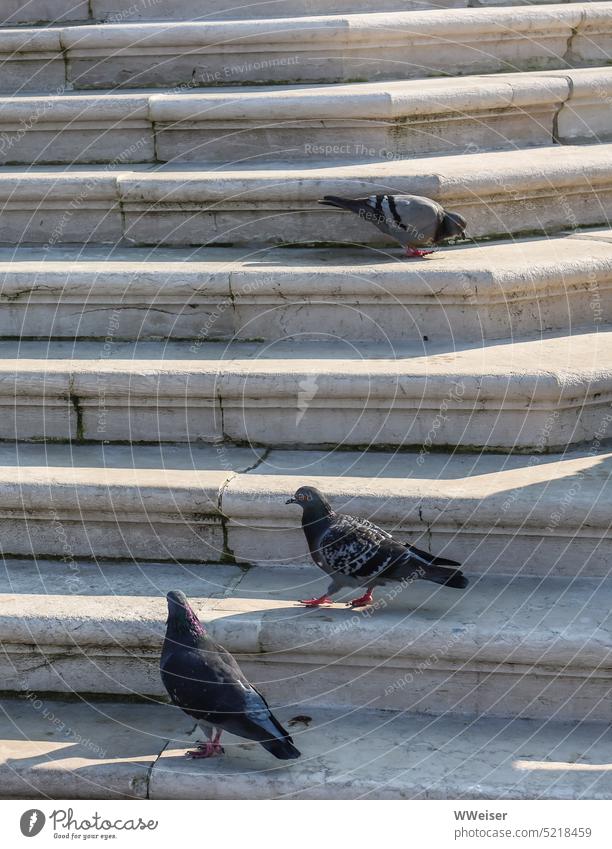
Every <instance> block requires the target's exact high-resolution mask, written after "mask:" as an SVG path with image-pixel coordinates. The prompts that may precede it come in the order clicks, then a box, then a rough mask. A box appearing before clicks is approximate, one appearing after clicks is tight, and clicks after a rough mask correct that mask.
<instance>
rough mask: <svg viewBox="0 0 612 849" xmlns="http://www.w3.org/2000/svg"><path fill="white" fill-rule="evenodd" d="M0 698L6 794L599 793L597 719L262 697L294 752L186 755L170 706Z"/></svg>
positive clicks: (187, 725)
mask: <svg viewBox="0 0 612 849" xmlns="http://www.w3.org/2000/svg"><path fill="white" fill-rule="evenodd" d="M0 708H1V709H0V739H1V743H0V750H1V751H2V755H1V756H0V795H1V796H2V798H5V799H7V798H9V799H11V798H12V799H14V798H18V799H32V798H44V799H65V798H66V797H67V796H69V797H70V798H71V799H117V798H120V799H126V798H127V799H255V798H257V799H321V798H323V799H354V798H359V799H436V798H437V799H460V798H462V799H583V798H588V799H602V800H603V799H605V800H608V799H609V797H610V791H611V787H610V770H609V766H608V765H609V762H610V759H611V757H612V751H610V743H609V733H608V732H609V726H608V725H607V724H606V723H597V722H580V723H572V722H559V721H550V720H541V721H537V720H525V719H521V720H514V721H508V720H501V719H493V718H488V717H478V718H476V717H466V718H462V717H449V716H440V717H435V718H433V717H431V716H421V715H410V716H405V715H404V713H403V712H394V711H376V710H368V709H362V710H356V711H351V712H350V713H347V712H346V711H345V710H342V709H337V708H336V709H334V708H317V707H313V708H311V707H308V709H307V711H306V712H305V711H304V710H303V709H301V708H298V707H293V706H287V707H284V706H282V705H281V706H276V705H273V708H274V712H275V714H276V715H277V716H278V717H279V719H280V720H281V721H282V722H283V723H285V724H288V725H289V727H290V730H291V734H292V735H293V738H294V740H295V742H296V743H297V745H298V746H299V748H300V750H301V751H302V757H301V758H300V759H299V760H297V761H290V762H289V764H288V765H287V763H285V762H283V763H282V765H281V763H280V762H279V761H274V759H273V758H272V756H271V755H268V754H267V753H266V752H264V751H263V749H262V748H261V747H260V746H258V745H257V744H253V743H245V742H244V741H243V740H239V739H238V738H236V737H233V736H231V735H225V736H224V738H223V745H224V748H225V752H226V755H225V757H223V758H215V759H212V760H208V761H190V760H187V759H185V757H184V753H185V750H186V748H187V747H192V746H193V741H194V740H195V739H197V737H198V735H197V733H196V732H195V731H194V729H193V724H192V723H191V722H190V721H189V720H188V719H187V717H186V716H185V715H184V714H181V713H180V712H179V711H177V710H176V709H174V708H171V707H169V706H167V705H155V704H150V703H148V704H129V703H125V702H120V701H109V700H103V701H93V702H89V703H86V702H75V701H67V700H63V699H57V698H55V699H50V698H49V697H47V696H45V697H44V698H38V697H37V694H33V695H32V696H31V697H30V698H29V699H26V700H18V699H3V700H2V701H1V702H0ZM300 717H302V719H300ZM304 717H305V718H304ZM145 729H146V731H145ZM577 752H578V753H579V754H578V755H577V754H576V753H577Z"/></svg>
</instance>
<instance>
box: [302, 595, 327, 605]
mask: <svg viewBox="0 0 612 849" xmlns="http://www.w3.org/2000/svg"><path fill="white" fill-rule="evenodd" d="M333 603H334V602H333V599H331V598H330V597H329V596H327V595H322V596H320V598H301V599H300V604H305V605H306V607H320V606H321V605H322V604H333Z"/></svg>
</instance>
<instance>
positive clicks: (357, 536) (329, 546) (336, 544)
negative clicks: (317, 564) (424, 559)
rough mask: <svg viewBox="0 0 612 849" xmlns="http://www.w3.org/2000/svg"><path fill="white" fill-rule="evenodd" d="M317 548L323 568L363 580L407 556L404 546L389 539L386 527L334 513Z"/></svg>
mask: <svg viewBox="0 0 612 849" xmlns="http://www.w3.org/2000/svg"><path fill="white" fill-rule="evenodd" d="M319 550H320V552H321V554H322V556H323V557H324V559H325V562H326V565H327V571H329V572H339V573H340V574H344V575H348V576H350V577H352V578H359V579H363V580H367V581H369V580H372V579H376V578H377V577H379V576H381V575H382V574H383V573H384V572H385V571H386V570H387V569H389V568H390V567H392V566H394V565H395V564H397V562H398V561H399V560H402V559H408V558H409V557H410V555H409V553H408V552H407V551H406V549H405V548H404V546H402V545H401V544H400V543H398V542H395V541H394V540H392V539H391V537H390V535H389V534H388V533H387V532H386V531H383V530H382V529H381V528H378V527H377V526H376V525H374V524H373V523H372V522H369V521H367V520H364V519H356V518H354V517H353V516H339V515H337V516H335V517H334V521H333V522H332V523H331V524H330V526H329V528H328V529H327V530H326V531H325V533H324V534H323V535H322V536H321V539H320V542H319Z"/></svg>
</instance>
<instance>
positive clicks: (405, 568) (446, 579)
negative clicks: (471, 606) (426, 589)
mask: <svg viewBox="0 0 612 849" xmlns="http://www.w3.org/2000/svg"><path fill="white" fill-rule="evenodd" d="M451 562H452V561H451ZM388 575H389V577H393V578H395V579H397V580H401V579H402V578H421V579H422V580H423V581H432V582H433V583H434V584H441V585H442V586H443V587H453V588H454V589H456V590H462V589H464V588H465V587H467V585H468V579H467V578H466V577H465V575H464V574H463V572H462V571H461V569H449V568H448V567H446V566H437V565H434V564H433V563H422V562H421V563H418V564H417V563H415V560H414V558H412V557H410V556H408V557H407V558H406V559H405V560H403V561H400V562H399V563H398V564H397V565H396V566H395V567H394V568H393V569H392V571H391V572H389V573H388Z"/></svg>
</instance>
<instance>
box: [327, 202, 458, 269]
mask: <svg viewBox="0 0 612 849" xmlns="http://www.w3.org/2000/svg"><path fill="white" fill-rule="evenodd" d="M319 203H322V204H323V205H324V206H334V207H337V208H338V209H348V210H349V212H354V213H355V214H356V215H358V216H359V217H360V218H363V220H364V221H370V222H371V223H372V224H373V225H374V226H375V227H378V229H379V230H380V231H381V232H382V233H385V234H386V235H387V236H391V238H392V239H395V241H396V242H399V243H400V245H402V246H403V247H404V248H405V249H406V256H410V257H412V256H427V254H430V253H433V251H424V250H422V248H423V247H425V246H427V245H437V244H439V243H440V242H443V241H445V239H452V238H453V237H455V236H464V235H465V228H466V226H467V224H466V221H465V218H463V216H462V215H459V214H458V213H457V212H446V210H445V209H444V208H443V207H442V206H440V204H439V203H436V201H435V200H431V199H430V198H424V197H419V195H370V197H367V198H357V199H356V200H350V199H349V198H340V197H336V196H335V195H326V196H325V197H324V198H323V200H320V201H319Z"/></svg>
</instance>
